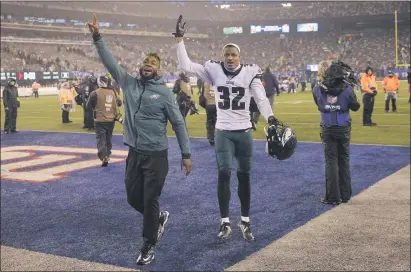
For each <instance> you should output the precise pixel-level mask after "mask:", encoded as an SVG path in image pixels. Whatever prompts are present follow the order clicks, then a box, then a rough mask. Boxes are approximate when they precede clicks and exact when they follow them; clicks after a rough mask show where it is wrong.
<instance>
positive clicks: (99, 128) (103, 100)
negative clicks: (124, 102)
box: [86, 76, 122, 167]
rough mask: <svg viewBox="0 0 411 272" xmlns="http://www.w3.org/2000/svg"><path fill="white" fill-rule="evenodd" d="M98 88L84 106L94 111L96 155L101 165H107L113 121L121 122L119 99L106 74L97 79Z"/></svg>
mask: <svg viewBox="0 0 411 272" xmlns="http://www.w3.org/2000/svg"><path fill="white" fill-rule="evenodd" d="M97 85H98V87H99V88H98V89H97V90H95V91H93V92H92V93H91V94H90V96H89V98H88V100H87V105H86V108H87V110H89V111H93V112H94V117H95V119H94V121H95V123H94V124H95V127H96V138H97V150H98V151H97V156H98V157H99V159H100V160H101V161H102V165H101V166H102V167H105V166H107V165H108V161H109V158H110V155H111V147H112V143H111V139H112V137H113V130H114V123H115V121H116V119H117V118H118V121H119V122H120V123H122V119H121V118H120V117H121V114H120V113H119V110H118V107H120V106H121V100H120V99H118V97H117V93H116V91H114V90H113V89H111V88H109V85H110V80H109V79H108V78H107V77H106V76H101V77H99V78H98V79H97Z"/></svg>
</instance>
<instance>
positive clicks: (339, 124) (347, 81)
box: [313, 61, 360, 205]
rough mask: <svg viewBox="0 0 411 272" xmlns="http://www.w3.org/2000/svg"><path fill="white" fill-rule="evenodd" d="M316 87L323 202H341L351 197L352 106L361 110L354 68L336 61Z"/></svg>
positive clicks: (323, 74)
mask: <svg viewBox="0 0 411 272" xmlns="http://www.w3.org/2000/svg"><path fill="white" fill-rule="evenodd" d="M318 74H319V75H318V78H319V79H321V80H320V81H318V82H317V85H316V86H315V87H314V92H313V96H314V101H315V103H316V104H317V106H318V110H319V111H320V112H321V133H320V136H321V140H322V143H323V146H324V154H325V178H326V194H325V197H323V198H322V199H321V202H322V203H324V204H334V205H338V204H340V203H341V202H343V203H346V202H348V201H349V200H350V198H351V194H352V191H351V174H350V162H349V160H350V139H351V117H350V112H349V111H350V110H352V111H358V109H359V108H360V103H359V101H358V99H357V97H356V95H355V92H354V89H353V86H354V85H355V79H354V77H353V71H352V69H351V68H350V67H349V66H348V65H346V64H345V63H343V62H340V61H337V62H333V63H332V64H331V65H330V67H329V68H327V69H326V70H325V71H324V73H322V72H321V71H320V70H319V72H318Z"/></svg>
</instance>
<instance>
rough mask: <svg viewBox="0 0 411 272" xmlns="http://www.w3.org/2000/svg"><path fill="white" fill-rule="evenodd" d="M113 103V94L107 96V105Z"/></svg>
mask: <svg viewBox="0 0 411 272" xmlns="http://www.w3.org/2000/svg"><path fill="white" fill-rule="evenodd" d="M111 102H113V96H112V95H111V94H108V95H106V103H111Z"/></svg>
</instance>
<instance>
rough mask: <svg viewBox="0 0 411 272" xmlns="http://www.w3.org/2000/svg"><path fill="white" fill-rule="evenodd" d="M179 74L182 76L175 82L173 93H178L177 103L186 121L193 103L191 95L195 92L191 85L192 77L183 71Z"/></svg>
mask: <svg viewBox="0 0 411 272" xmlns="http://www.w3.org/2000/svg"><path fill="white" fill-rule="evenodd" d="M179 76H180V78H179V79H177V80H176V82H175V84H174V87H173V93H175V94H177V97H176V99H177V103H178V106H179V108H180V112H181V114H182V115H183V117H184V122H185V120H186V117H187V114H188V112H189V111H190V106H191V104H192V100H191V96H192V94H193V93H192V89H191V85H190V79H189V78H188V77H187V76H186V75H185V74H183V73H180V75H179Z"/></svg>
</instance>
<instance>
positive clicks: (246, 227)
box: [238, 220, 254, 241]
mask: <svg viewBox="0 0 411 272" xmlns="http://www.w3.org/2000/svg"><path fill="white" fill-rule="evenodd" d="M238 228H239V229H240V231H241V233H242V234H243V238H244V239H245V240H246V241H254V235H253V233H252V232H251V227H250V222H244V221H242V220H240V222H238Z"/></svg>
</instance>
